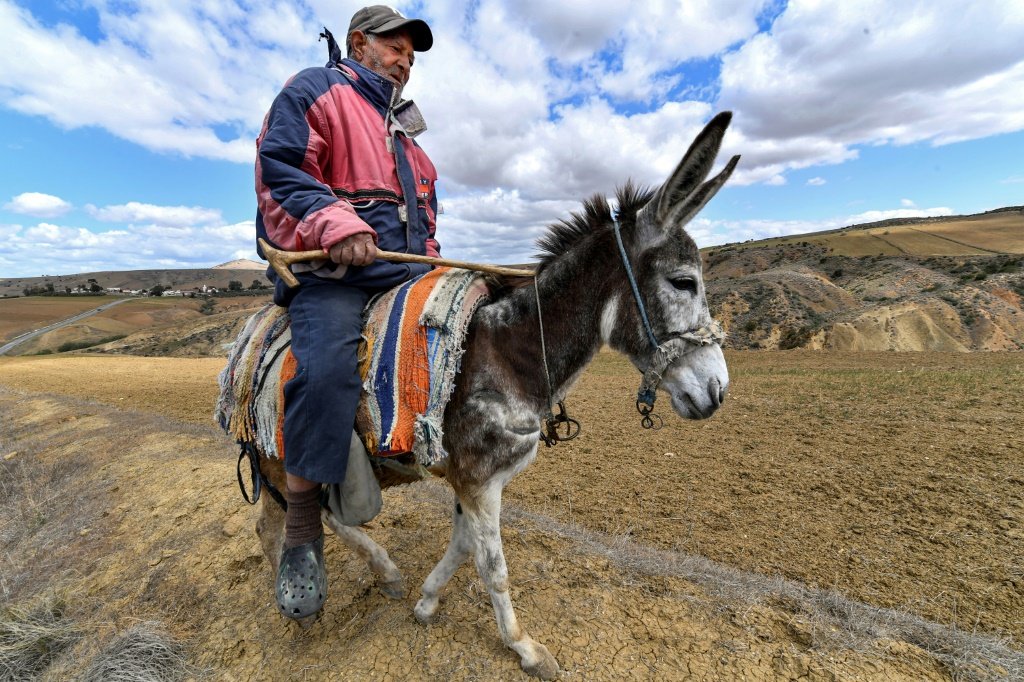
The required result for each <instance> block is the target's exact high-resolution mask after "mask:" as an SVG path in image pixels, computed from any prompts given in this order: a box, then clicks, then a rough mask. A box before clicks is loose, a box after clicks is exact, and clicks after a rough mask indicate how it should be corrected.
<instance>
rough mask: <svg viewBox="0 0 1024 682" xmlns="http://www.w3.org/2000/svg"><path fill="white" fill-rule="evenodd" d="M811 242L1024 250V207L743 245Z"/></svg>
mask: <svg viewBox="0 0 1024 682" xmlns="http://www.w3.org/2000/svg"><path fill="white" fill-rule="evenodd" d="M801 242H808V243H810V244H815V245H818V246H822V247H825V248H826V249H831V251H830V253H831V254H832V255H835V256H850V257H855V258H856V257H861V256H877V255H884V256H897V255H902V254H910V255H915V256H986V255H993V254H1020V253H1024V213H1021V212H1020V211H1005V212H999V213H987V214H980V215H975V216H954V217H951V218H949V219H948V220H941V221H937V222H925V223H917V224H910V225H892V226H888V227H857V226H855V227H852V228H849V229H844V230H833V231H830V232H818V233H813V234H805V235H794V236H791V237H779V238H776V239H768V240H762V241H756V242H750V243H746V244H741V245H737V246H738V247H739V248H757V247H763V246H781V245H786V244H799V243H801Z"/></svg>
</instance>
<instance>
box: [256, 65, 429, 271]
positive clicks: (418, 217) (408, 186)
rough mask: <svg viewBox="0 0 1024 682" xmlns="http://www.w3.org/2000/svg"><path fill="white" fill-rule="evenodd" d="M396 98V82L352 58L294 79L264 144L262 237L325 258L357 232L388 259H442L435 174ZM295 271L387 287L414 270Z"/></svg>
mask: <svg viewBox="0 0 1024 682" xmlns="http://www.w3.org/2000/svg"><path fill="white" fill-rule="evenodd" d="M393 94H394V85H393V84H392V83H391V82H390V81H388V80H387V79H385V78H383V77H381V76H379V75H377V74H376V73H374V72H372V71H370V70H369V69H367V68H366V67H364V66H363V65H361V64H359V63H358V62H355V61H352V60H350V59H342V60H340V61H339V62H337V63H336V64H328V66H327V67H322V68H320V67H318V68H310V69H305V70H304V71H301V72H299V73H298V74H296V75H295V76H293V77H292V79H291V80H290V81H288V83H287V84H286V85H285V87H284V89H283V90H282V91H281V93H280V94H279V95H278V96H277V98H276V99H275V100H274V103H273V105H272V106H271V107H270V111H269V112H268V113H267V116H266V118H265V119H264V122H263V130H262V132H261V133H260V136H259V138H258V139H257V142H256V146H257V156H256V197H257V206H258V210H257V213H256V234H257V236H259V237H262V238H264V239H266V240H267V241H268V242H269V243H271V244H273V245H274V246H276V247H277V248H281V249H285V250H288V251H308V250H316V249H321V250H323V251H324V252H325V259H326V252H327V251H328V250H329V249H330V248H331V247H332V246H333V245H335V244H337V243H338V242H340V241H342V240H343V239H346V238H348V237H350V236H352V235H354V234H359V233H367V234H370V235H372V236H373V238H374V241H375V242H376V244H377V248H379V249H382V250H385V251H399V252H405V253H415V254H420V255H427V256H438V255H439V248H438V244H437V241H436V240H435V239H434V230H435V220H436V215H437V196H436V194H435V191H434V185H435V183H436V181H437V171H436V170H435V169H434V165H433V164H432V163H431V162H430V159H429V158H427V155H426V153H425V152H424V151H423V150H422V149H421V148H420V146H419V145H418V144H417V143H416V141H415V140H413V139H411V138H410V137H408V136H407V135H406V134H405V131H404V129H402V127H401V125H400V124H399V123H398V122H397V121H396V119H395V118H394V117H393V116H392V104H393V101H392V100H393ZM396 99H397V98H396ZM260 256H261V257H262V256H263V253H262V251H261V252H260ZM292 269H293V270H295V271H297V272H301V271H303V270H305V271H307V272H310V274H312V275H315V276H317V277H321V278H330V279H343V280H345V281H353V283H356V281H358V283H363V284H373V283H376V284H379V285H381V286H392V285H394V284H397V283H399V282H401V281H404V280H405V279H408V277H409V276H410V268H409V266H407V265H403V264H399V263H389V262H386V261H381V260H377V261H374V263H372V264H371V265H368V266H366V267H363V268H357V267H346V266H344V265H337V264H335V263H333V262H331V261H330V260H326V261H315V262H314V263H313V264H311V265H309V266H307V267H305V268H304V267H303V266H302V264H297V265H295V266H293V268H292ZM416 272H419V270H418V269H417V270H416ZM413 274H415V273H413Z"/></svg>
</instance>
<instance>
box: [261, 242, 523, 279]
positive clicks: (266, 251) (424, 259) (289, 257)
mask: <svg viewBox="0 0 1024 682" xmlns="http://www.w3.org/2000/svg"><path fill="white" fill-rule="evenodd" d="M259 242H260V247H261V248H262V249H263V255H264V256H266V258H267V260H268V261H269V262H270V266H271V267H272V268H274V270H275V272H277V274H278V275H279V276H280V277H281V279H283V280H284V282H285V284H287V285H288V287H289V288H295V287H297V286H299V280H298V279H296V278H295V275H293V274H292V271H291V270H289V269H288V266H289V265H291V264H292V263H306V262H309V261H311V260H329V258H328V256H327V254H326V253H324V252H323V251H282V250H281V249H275V248H274V247H273V246H271V245H270V244H268V243H267V242H266V240H264V239H263V238H260V240H259ZM377 258H379V259H381V260H389V261H394V262H396V263H426V264H427V265H447V266H448V267H450V268H461V269H463V270H476V271H477V272H487V273H490V274H492V275H513V276H518V277H533V276H534V275H535V274H536V273H534V271H533V270H520V269H518V268H506V267H502V266H501V265H489V264H486V263H467V262H466V261H461V260H449V259H447V258H434V257H432V256H419V255H416V254H415V253H396V252H394V251H378V252H377Z"/></svg>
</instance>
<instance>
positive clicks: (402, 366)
mask: <svg viewBox="0 0 1024 682" xmlns="http://www.w3.org/2000/svg"><path fill="white" fill-rule="evenodd" d="M488 294H489V291H488V288H487V285H486V283H485V280H484V278H483V276H482V275H480V274H478V273H474V272H468V271H466V270H456V269H452V268H438V269H436V270H432V271H431V272H428V273H426V274H424V275H422V276H420V277H418V278H416V279H414V280H411V281H409V282H406V283H405V284H403V285H401V286H398V287H395V288H394V289H392V290H390V291H388V292H386V293H384V294H382V295H380V296H378V297H376V298H374V299H373V300H372V301H371V302H370V304H369V305H368V306H367V308H366V310H365V311H364V315H363V340H362V342H361V344H360V348H359V358H360V364H359V372H360V375H361V376H362V380H363V393H362V396H361V398H360V402H359V408H358V411H357V415H356V424H355V428H356V430H357V431H358V432H359V434H360V435H361V436H362V439H363V443H364V444H365V445H366V450H367V452H369V453H370V454H371V455H375V456H379V457H387V456H393V455H399V454H404V453H407V452H412V453H414V455H415V458H416V461H417V462H419V463H420V464H422V465H423V466H424V467H430V466H432V465H435V464H437V463H439V462H441V461H442V460H444V459H445V457H447V453H446V452H445V450H444V446H443V444H442V440H443V437H444V433H443V430H442V424H443V420H444V410H445V407H446V406H447V404H448V400H449V398H450V397H451V394H452V390H453V389H454V388H455V377H456V375H457V374H458V371H459V363H460V361H461V359H462V354H463V350H464V342H465V337H466V332H467V330H468V328H469V323H470V321H471V320H472V318H473V314H474V312H476V309H477V308H478V307H479V306H480V305H481V304H483V303H484V302H485V301H487V300H488ZM290 345H291V331H290V329H289V320H288V311H287V309H285V308H281V307H278V306H275V305H273V304H271V305H268V306H266V307H264V308H262V309H261V310H260V311H259V312H257V313H256V314H255V315H253V316H252V317H251V318H250V319H249V321H248V322H247V323H246V325H245V328H244V329H243V330H242V332H241V334H239V336H238V338H237V339H236V341H235V344H234V346H233V348H232V350H231V353H230V355H229V357H228V364H227V366H226V367H225V368H224V370H223V371H222V372H221V373H220V377H219V382H220V397H219V398H218V400H217V408H216V412H215V414H214V417H215V419H216V420H217V421H218V423H220V425H221V427H222V428H223V429H224V430H225V431H226V432H227V433H228V434H229V435H230V436H232V437H234V438H235V440H237V441H238V442H240V443H246V444H249V445H251V446H252V447H253V448H254V449H255V450H256V452H258V453H259V454H261V455H263V456H265V457H280V458H282V459H283V458H284V456H285V453H284V438H283V435H282V430H283V425H284V410H283V406H284V385H285V384H286V383H287V382H288V381H289V380H290V379H291V378H292V377H293V376H295V369H296V361H295V357H294V356H293V355H292V353H291V350H290V348H289V346H290Z"/></svg>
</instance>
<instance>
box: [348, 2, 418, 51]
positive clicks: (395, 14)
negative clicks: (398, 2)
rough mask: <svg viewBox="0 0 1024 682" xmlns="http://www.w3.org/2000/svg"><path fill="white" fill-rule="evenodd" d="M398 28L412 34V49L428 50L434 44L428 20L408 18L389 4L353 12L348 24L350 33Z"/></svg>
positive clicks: (376, 31) (377, 31)
mask: <svg viewBox="0 0 1024 682" xmlns="http://www.w3.org/2000/svg"><path fill="white" fill-rule="evenodd" d="M398 28H404V29H406V30H407V31H409V35H410V36H412V49H414V50H416V51H417V52H426V51H427V50H429V49H430V47H431V46H432V45H433V44H434V35H433V34H432V33H431V32H430V27H429V26H427V22H425V21H423V20H422V19H408V18H406V17H404V16H402V15H401V13H399V11H398V10H396V9H393V8H391V7H388V6H387V5H371V6H370V7H364V8H362V9H361V10H359V11H358V12H356V13H355V14H353V15H352V21H351V22H350V23H349V25H348V33H349V35H351V34H352V31H362V32H363V33H372V34H378V33H387V32H388V31H394V30H395V29H398Z"/></svg>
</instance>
